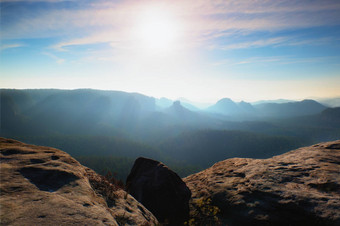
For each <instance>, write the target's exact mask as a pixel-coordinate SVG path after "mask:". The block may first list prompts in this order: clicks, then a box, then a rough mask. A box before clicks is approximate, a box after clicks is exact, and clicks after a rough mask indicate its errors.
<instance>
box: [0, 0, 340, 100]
mask: <svg viewBox="0 0 340 226" xmlns="http://www.w3.org/2000/svg"><path fill="white" fill-rule="evenodd" d="M0 7H1V8H0V10H1V21H0V23H1V30H0V32H1V33H0V37H1V43H0V51H1V52H0V54H1V55H0V85H1V88H20V89H22V88H62V89H75V88H94V89H106V90H123V91H128V92H140V93H143V94H146V95H150V96H154V97H162V96H165V97H168V98H172V99H176V98H178V97H185V98H187V99H190V100H193V101H200V102H214V101H217V100H218V99H220V98H223V97H229V98H232V99H234V100H246V101H255V100H259V99H278V98H286V99H304V98H311V97H313V98H315V97H335V96H340V88H339V87H340V1H337V0H333V1H328V0H325V1H293V0H289V1H252V0H244V1H239V0H238V1H236V0H235V1H209V0H205V1H200V0H187V1H104V0H99V1H89V0H84V1H63V0H26V1H20V0H2V1H1V2H0Z"/></svg>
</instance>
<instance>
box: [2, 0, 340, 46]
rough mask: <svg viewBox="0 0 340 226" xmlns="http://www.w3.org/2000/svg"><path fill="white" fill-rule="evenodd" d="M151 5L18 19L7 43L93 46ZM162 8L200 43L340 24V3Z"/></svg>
mask: <svg viewBox="0 0 340 226" xmlns="http://www.w3.org/2000/svg"><path fill="white" fill-rule="evenodd" d="M31 1H33V0H31ZM45 1H47V0H45ZM47 2H59V1H58V0H56V1H54V0H50V1H47ZM150 2H151V3H150ZM147 4H154V3H153V2H152V1H138V2H135V1H124V2H119V3H117V2H114V3H111V2H110V1H99V2H97V3H96V2H92V3H91V4H89V5H88V7H86V4H84V5H85V6H83V7H81V8H80V9H79V8H74V9H73V8H67V9H62V10H60V9H59V10H50V9H47V10H36V11H35V13H27V15H23V16H22V17H19V18H17V19H15V18H12V19H13V23H12V24H8V25H7V26H4V27H3V32H2V33H3V38H9V39H10V38H39V37H48V36H50V37H51V36H58V37H59V36H64V37H67V39H69V41H66V42H70V43H72V42H73V44H76V43H78V42H79V44H81V41H80V40H81V39H86V38H85V37H91V38H89V39H88V41H89V40H93V41H94V42H97V41H98V40H96V38H94V36H95V34H96V33H98V32H103V30H106V31H107V30H108V31H109V30H114V31H117V33H119V32H120V31H124V30H126V29H127V28H129V27H131V26H133V22H134V16H135V15H136V14H137V13H138V12H139V11H140V9H141V7H143V6H145V5H147ZM162 4H165V5H167V6H168V8H169V9H170V10H172V11H173V13H174V14H175V16H176V17H178V18H179V20H180V21H181V22H182V24H183V25H184V26H183V27H184V29H183V30H182V32H183V35H184V36H186V37H187V38H190V39H192V40H193V41H199V42H200V41H202V40H203V41H204V40H206V39H215V38H216V37H220V36H224V35H228V34H230V33H231V32H239V31H240V30H244V31H248V32H254V31H274V30H283V29H296V28H308V27H315V26H322V25H327V26H329V25H336V24H337V25H339V24H340V16H339V11H340V2H339V1H313V2H310V1H250V0H245V1H236V0H232V1H203V0H195V1H193V0H192V1H180V2H177V3H176V4H172V1H168V2H167V1H163V2H162ZM4 16H12V17H14V15H8V14H5V15H4ZM76 36H78V37H76ZM125 38H126V37H123V36H122V35H121V37H119V39H120V40H124V39H125ZM107 39H108V38H106V39H103V40H102V41H103V42H105V41H106V40H107ZM76 41H77V42H76ZM107 41H108V42H110V41H111V40H107Z"/></svg>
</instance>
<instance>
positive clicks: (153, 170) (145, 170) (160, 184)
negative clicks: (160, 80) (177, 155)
mask: <svg viewBox="0 0 340 226" xmlns="http://www.w3.org/2000/svg"><path fill="white" fill-rule="evenodd" d="M126 189H127V191H128V192H129V193H130V194H131V195H132V196H133V197H135V198H136V199H137V200H138V201H139V202H141V203H142V204H143V205H144V206H145V207H146V208H148V209H149V210H150V211H151V212H152V213H153V214H154V215H155V216H156V217H157V219H158V220H159V221H161V222H167V223H170V224H180V223H183V222H184V221H185V220H187V219H188V216H189V199H190V197H191V192H190V190H189V188H188V187H187V186H186V185H185V183H184V182H183V181H182V179H181V178H180V177H179V176H178V175H177V174H176V173H174V172H173V171H172V170H170V169H169V168H168V167H167V166H165V165H164V164H163V163H161V162H158V161H155V160H152V159H146V158H138V159H137V160H136V161H135V163H134V165H133V167H132V170H131V172H130V174H129V176H128V178H127V180H126Z"/></svg>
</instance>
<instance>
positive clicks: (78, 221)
mask: <svg viewBox="0 0 340 226" xmlns="http://www.w3.org/2000/svg"><path fill="white" fill-rule="evenodd" d="M0 153H1V154H0V162H1V180H0V189H1V190H0V193H1V196H0V204H1V206H0V209H1V211H0V214H1V215H0V222H1V225H73V224H75V225H155V224H158V221H157V219H156V218H155V217H154V216H153V215H152V213H151V212H150V211H148V210H147V209H146V208H145V207H144V206H143V205H142V204H140V203H139V202H137V201H136V200H135V199H134V198H133V197H132V196H130V195H128V194H127V193H126V192H125V191H123V190H120V189H117V188H116V187H114V186H112V185H110V184H109V183H108V182H107V181H106V180H104V179H103V177H101V176H99V175H98V174H96V173H95V172H94V171H93V170H91V169H89V168H86V167H84V166H82V165H81V164H80V163H79V162H77V161H76V160H75V159H73V158H72V157H71V156H70V155H68V154H66V153H65V152H63V151H60V150H58V149H54V148H49V147H41V146H35V145H28V144H24V143H21V142H18V141H15V140H11V139H5V138H0Z"/></svg>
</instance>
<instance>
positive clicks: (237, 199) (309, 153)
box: [184, 140, 340, 226]
mask: <svg viewBox="0 0 340 226" xmlns="http://www.w3.org/2000/svg"><path fill="white" fill-rule="evenodd" d="M184 181H185V182H186V184H187V185H188V187H189V188H190V190H191V191H192V196H193V200H194V201H195V200H197V199H199V198H202V197H206V198H211V199H212V205H215V206H217V207H218V208H219V209H220V213H219V215H218V217H219V219H220V220H221V223H222V224H223V225H224V224H228V225H231V226H232V225H340V140H338V141H334V142H327V143H320V144H316V145H313V146H310V147H304V148H300V149H297V150H294V151H291V152H288V153H286V154H283V155H279V156H275V157H273V158H269V159H241V158H234V159H228V160H225V161H221V162H218V163H216V164H215V165H213V166H212V167H211V168H209V169H206V170H204V171H202V172H199V173H197V174H194V175H191V176H188V177H186V178H185V179H184Z"/></svg>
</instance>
